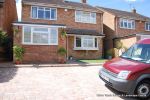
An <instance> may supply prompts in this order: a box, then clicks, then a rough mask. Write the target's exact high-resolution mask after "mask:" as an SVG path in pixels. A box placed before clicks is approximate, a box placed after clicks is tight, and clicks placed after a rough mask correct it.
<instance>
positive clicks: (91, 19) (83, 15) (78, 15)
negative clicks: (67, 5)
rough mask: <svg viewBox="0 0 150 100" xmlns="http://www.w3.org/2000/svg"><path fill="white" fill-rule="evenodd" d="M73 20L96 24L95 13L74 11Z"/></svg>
mask: <svg viewBox="0 0 150 100" xmlns="http://www.w3.org/2000/svg"><path fill="white" fill-rule="evenodd" d="M75 22H81V23H92V24H96V13H94V12H85V11H75Z"/></svg>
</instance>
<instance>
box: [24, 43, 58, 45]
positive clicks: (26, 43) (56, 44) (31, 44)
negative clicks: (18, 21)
mask: <svg viewBox="0 0 150 100" xmlns="http://www.w3.org/2000/svg"><path fill="white" fill-rule="evenodd" d="M22 44H23V45H33V46H53V45H54V46H55V45H56V46H57V45H58V44H40V43H37V44H33V43H22Z"/></svg>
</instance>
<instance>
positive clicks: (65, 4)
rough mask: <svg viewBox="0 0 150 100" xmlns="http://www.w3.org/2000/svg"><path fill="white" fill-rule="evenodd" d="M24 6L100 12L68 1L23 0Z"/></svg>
mask: <svg viewBox="0 0 150 100" xmlns="http://www.w3.org/2000/svg"><path fill="white" fill-rule="evenodd" d="M22 2H23V3H24V4H31V3H32V4H37V3H38V4H40V3H41V4H43V5H55V6H61V7H63V8H70V9H81V10H83V9H85V10H90V11H96V12H100V13H102V12H101V11H99V10H98V9H96V8H95V7H93V6H91V5H89V4H86V3H79V2H72V1H67V0H22Z"/></svg>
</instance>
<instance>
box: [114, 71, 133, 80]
mask: <svg viewBox="0 0 150 100" xmlns="http://www.w3.org/2000/svg"><path fill="white" fill-rule="evenodd" d="M130 73H131V71H126V70H124V71H121V72H120V73H119V74H118V76H117V77H118V78H120V79H124V80H126V79H127V78H128V76H129V74H130Z"/></svg>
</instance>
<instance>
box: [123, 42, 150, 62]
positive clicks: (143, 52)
mask: <svg viewBox="0 0 150 100" xmlns="http://www.w3.org/2000/svg"><path fill="white" fill-rule="evenodd" d="M121 57H123V58H126V59H130V60H136V61H140V62H144V63H150V45H149V44H135V45H133V46H132V47H131V48H129V49H128V50H127V51H126V52H125V53H123V55H122V56H121Z"/></svg>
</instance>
